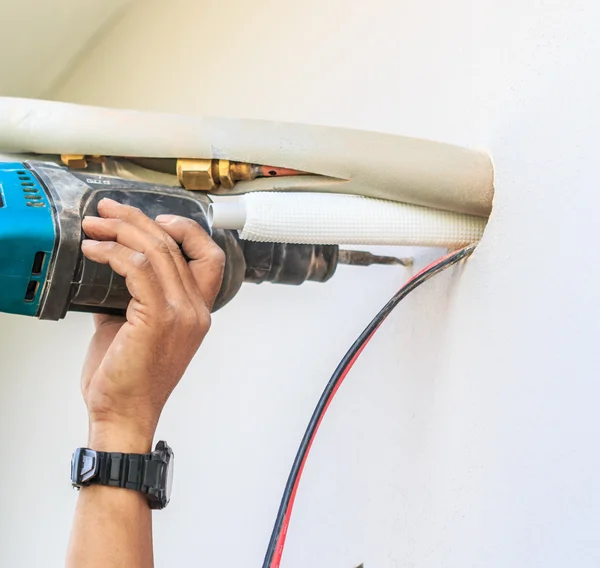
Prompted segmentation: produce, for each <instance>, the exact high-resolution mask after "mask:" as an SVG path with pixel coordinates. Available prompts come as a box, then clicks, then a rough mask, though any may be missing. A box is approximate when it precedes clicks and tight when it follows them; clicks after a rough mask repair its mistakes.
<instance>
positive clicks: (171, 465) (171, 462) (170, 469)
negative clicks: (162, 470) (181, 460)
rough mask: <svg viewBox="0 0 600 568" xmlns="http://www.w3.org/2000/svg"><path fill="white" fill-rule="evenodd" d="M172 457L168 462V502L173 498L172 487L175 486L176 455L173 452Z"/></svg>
mask: <svg viewBox="0 0 600 568" xmlns="http://www.w3.org/2000/svg"><path fill="white" fill-rule="evenodd" d="M170 458H171V459H169V463H168V464H167V474H166V476H165V497H166V499H167V503H168V502H169V501H170V500H171V488H172V487H173V468H174V465H175V456H174V455H173V454H171V456H170Z"/></svg>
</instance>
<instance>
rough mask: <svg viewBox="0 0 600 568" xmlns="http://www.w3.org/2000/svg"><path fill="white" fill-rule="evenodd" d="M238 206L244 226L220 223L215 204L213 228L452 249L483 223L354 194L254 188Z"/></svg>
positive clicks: (304, 240) (254, 235)
mask: <svg viewBox="0 0 600 568" xmlns="http://www.w3.org/2000/svg"><path fill="white" fill-rule="evenodd" d="M239 205H240V206H242V209H243V210H244V211H245V223H243V228H242V223H241V222H239V219H240V217H237V220H238V222H239V224H237V226H224V224H223V223H221V218H220V213H219V206H220V204H219V203H215V204H213V206H212V207H213V210H212V216H213V219H214V226H215V227H221V228H230V229H240V228H241V230H240V237H241V238H242V239H245V240H249V241H259V242H280V243H297V244H323V245H336V244H337V245H353V244H357V245H358V244H361V245H413V246H436V247H437V246H440V247H447V248H454V247H460V246H463V245H467V244H470V243H473V242H475V241H478V240H479V239H480V238H481V236H482V234H483V230H484V228H485V225H486V219H482V218H481V217H475V216H471V215H464V214H460V213H451V212H448V211H440V210H437V209H429V208H427V207H420V206H418V205H408V204H405V203H396V202H392V201H383V200H380V199H372V198H368V197H360V196H355V195H335V194H319V193H276V192H257V193H249V194H247V195H245V196H243V198H242V199H241V203H239ZM225 217H226V215H224V216H223V219H225ZM242 219H243V216H242Z"/></svg>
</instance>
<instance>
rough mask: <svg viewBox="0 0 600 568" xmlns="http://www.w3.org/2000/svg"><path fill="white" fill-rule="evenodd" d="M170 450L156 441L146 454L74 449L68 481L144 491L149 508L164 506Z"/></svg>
mask: <svg viewBox="0 0 600 568" xmlns="http://www.w3.org/2000/svg"><path fill="white" fill-rule="evenodd" d="M173 464H174V454H173V450H172V449H171V448H170V447H169V446H168V445H167V443H166V442H163V441H161V442H158V444H156V448H155V449H154V451H153V452H151V453H149V454H121V453H116V452H97V451H95V450H90V449H89V448H78V449H77V450H75V453H74V454H73V459H72V460H71V484H72V485H73V487H75V488H76V489H80V488H81V487H88V486H89V485H107V486H111V487H124V488H126V489H133V490H134V491H140V492H141V493H144V494H145V495H146V497H147V499H148V504H149V505H150V508H151V509H164V508H165V507H166V506H167V505H168V504H169V501H170V500H171V487H172V485H173Z"/></svg>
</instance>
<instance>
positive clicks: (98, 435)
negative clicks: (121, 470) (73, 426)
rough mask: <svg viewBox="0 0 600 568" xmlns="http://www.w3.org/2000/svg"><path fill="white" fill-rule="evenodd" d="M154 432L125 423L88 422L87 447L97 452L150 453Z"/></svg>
mask: <svg viewBox="0 0 600 568" xmlns="http://www.w3.org/2000/svg"><path fill="white" fill-rule="evenodd" d="M153 439H154V430H152V431H150V430H148V429H143V428H140V427H139V426H136V425H134V424H127V423H105V422H90V427H89V435H88V447H89V448H90V449H92V450H96V451H98V452H121V453H125V454H147V453H149V452H151V451H152V441H153Z"/></svg>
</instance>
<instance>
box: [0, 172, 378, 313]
mask: <svg viewBox="0 0 600 568" xmlns="http://www.w3.org/2000/svg"><path fill="white" fill-rule="evenodd" d="M105 197H109V198H111V199H114V200H116V201H119V202H120V203H124V204H127V205H132V206H135V207H138V208H139V209H141V210H142V211H143V212H144V213H146V214H147V215H148V216H149V217H150V218H152V219H154V218H155V217H156V216H157V215H160V214H173V215H181V216H184V217H188V218H191V219H193V220H194V221H196V222H197V223H199V224H200V225H201V226H202V227H203V228H204V229H205V230H206V231H207V232H208V233H209V234H210V235H211V236H212V238H213V239H214V240H215V242H216V243H217V244H218V245H219V246H220V247H221V248H222V249H223V251H224V252H225V255H226V266H225V273H224V278H223V284H222V286H221V290H220V292H219V295H218V297H217V300H216V302H215V306H214V308H213V310H217V309H219V308H221V307H222V306H224V305H225V304H227V302H229V301H230V300H231V299H232V298H233V297H234V296H235V295H236V293H237V292H238V291H239V289H240V287H241V285H242V283H243V282H255V283H260V282H276V283H282V284H301V283H303V282H305V281H306V280H312V281H316V282H325V281H327V280H329V278H331V276H333V274H334V272H335V270H336V267H337V264H338V262H345V263H347V264H361V265H367V264H371V262H369V261H368V259H367V261H366V262H365V258H367V257H365V256H364V254H368V253H362V254H363V256H362V257H360V256H356V255H355V256H351V255H352V253H354V252H355V251H342V253H343V254H342V255H340V251H339V249H338V247H337V246H333V245H328V246H325V245H324V246H321V245H297V244H282V243H258V242H251V241H242V240H240V239H239V238H238V236H237V233H236V232H232V231H223V230H212V231H211V227H209V223H208V220H207V209H208V206H209V204H210V199H209V197H208V196H207V195H206V194H204V193H201V192H190V191H187V190H184V189H182V188H178V187H171V186H164V185H156V184H152V183H145V182H138V181H131V180H126V179H120V178H115V177H110V176H103V175H95V174H90V173H86V172H85V171H82V172H77V171H72V170H69V169H67V168H65V167H62V166H60V165H58V164H55V163H53V162H41V161H35V160H28V161H19V162H0V311H2V312H8V313H13V314H20V315H26V316H34V317H38V318H40V319H47V320H59V319H62V318H63V317H64V316H65V315H66V313H67V312H68V311H84V312H94V313H107V314H115V315H124V314H125V311H126V308H127V305H128V303H129V300H130V299H131V296H130V295H129V292H128V290H127V286H126V284H125V280H124V279H123V278H122V277H121V276H119V275H118V274H116V273H114V272H113V271H112V270H111V269H110V267H109V266H107V265H100V264H97V263H94V262H92V261H90V260H88V259H87V258H85V257H84V256H83V254H82V253H81V241H82V239H84V238H85V235H84V234H83V231H82V228H81V221H82V219H83V217H84V216H86V215H97V204H98V202H99V201H100V200H101V199H102V198H105ZM344 252H345V253H346V254H345V256H344ZM349 255H350V256H349ZM352 258H354V260H355V261H356V262H354V261H352V260H351V259H352ZM361 258H362V262H361Z"/></svg>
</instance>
